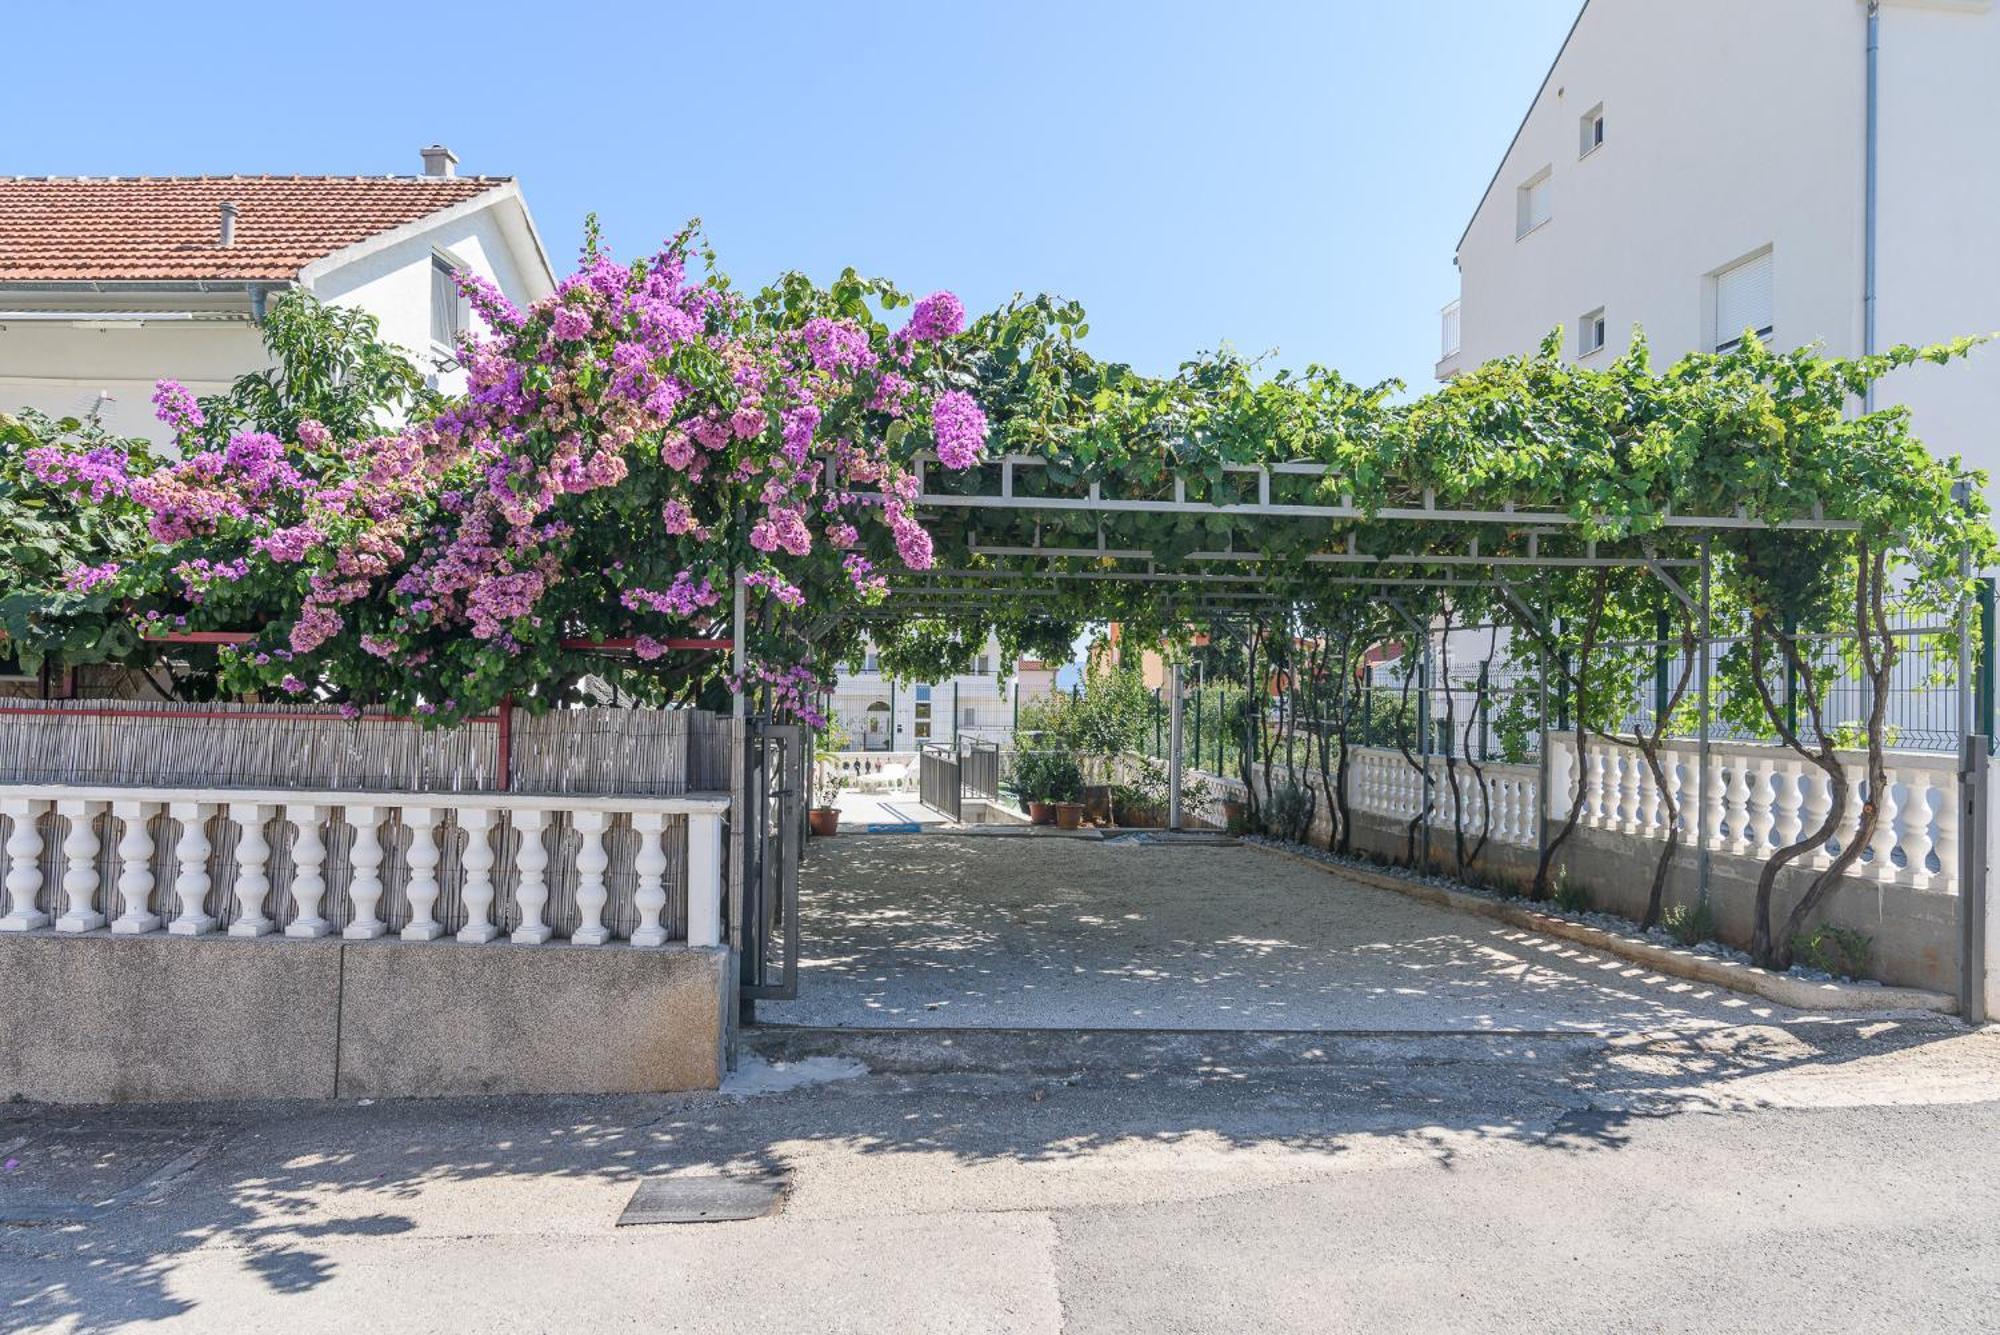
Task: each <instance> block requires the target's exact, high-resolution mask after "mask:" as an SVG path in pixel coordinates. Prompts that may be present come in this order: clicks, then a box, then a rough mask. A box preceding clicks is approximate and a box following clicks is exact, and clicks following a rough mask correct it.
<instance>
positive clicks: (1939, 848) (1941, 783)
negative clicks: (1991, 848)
mask: <svg viewBox="0 0 2000 1335" xmlns="http://www.w3.org/2000/svg"><path fill="white" fill-rule="evenodd" d="M1935 787H1936V790H1937V795H1938V806H1937V839H1936V840H1935V842H1934V843H1933V844H1932V845H1931V851H1932V852H1934V853H1936V854H1937V861H1938V869H1937V871H1936V872H1935V873H1934V874H1933V875H1932V877H1931V889H1933V890H1935V891H1937V892H1938V893H1940V894H1947V895H1953V894H1957V893H1958V806H1959V800H1960V799H1959V792H1958V776H1957V775H1955V774H1954V775H1949V776H1947V775H1939V776H1937V778H1936V781H1935Z"/></svg>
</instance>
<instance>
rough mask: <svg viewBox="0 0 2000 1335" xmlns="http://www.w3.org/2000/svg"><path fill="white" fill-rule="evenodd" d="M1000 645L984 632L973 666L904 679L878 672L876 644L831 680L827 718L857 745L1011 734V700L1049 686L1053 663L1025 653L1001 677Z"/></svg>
mask: <svg viewBox="0 0 2000 1335" xmlns="http://www.w3.org/2000/svg"><path fill="white" fill-rule="evenodd" d="M1000 662H1001V659H1000V644H999V641H998V640H997V639H996V638H994V637H990V636H989V637H988V639H987V642H986V648H985V650H984V652H983V653H982V654H981V655H980V657H979V659H978V660H977V661H976V662H975V663H974V664H973V670H972V671H971V672H966V673H961V674H959V675H958V676H955V677H947V678H945V679H943V680H941V681H935V682H903V681H897V680H895V679H894V678H892V677H890V676H888V675H887V674H885V673H883V672H882V671H881V669H880V665H879V664H878V663H877V661H876V658H875V652H874V649H873V648H872V647H871V648H869V649H868V650H867V652H866V655H865V657H864V658H863V660H862V661H861V662H859V663H854V664H849V665H847V666H846V667H844V668H843V669H842V671H841V673H840V675H839V677H838V678H837V679H836V680H835V683H834V689H833V696H832V705H833V710H832V717H833V718H834V719H836V720H837V721H838V722H839V723H840V725H841V727H842V728H843V729H844V730H845V731H846V733H847V738H848V746H849V748H850V749H852V750H856V751H914V750H916V749H917V748H918V747H920V746H922V745H924V744H925V743H927V742H950V741H951V740H952V739H953V738H954V737H961V736H970V737H979V738H983V739H985V740H988V741H1005V740H1006V739H1007V738H1009V737H1011V736H1012V735H1013V730H1014V710H1015V707H1016V704H1017V702H1018V703H1021V704H1025V703H1027V702H1028V701H1031V700H1035V699H1038V698H1042V697H1045V696H1047V695H1048V694H1049V692H1051V691H1052V690H1054V689H1055V672H1054V670H1053V669H1051V668H1048V667H1045V666H1044V665H1042V664H1040V663H1036V662H1031V661H1029V660H1026V659H1023V660H1021V661H1020V662H1018V663H1016V664H1015V665H1014V669H1013V671H1011V672H1009V673H1008V674H1006V675H1005V676H1004V677H1003V676H1002V675H1001V673H1000Z"/></svg>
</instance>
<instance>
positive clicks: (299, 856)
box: [285, 803, 333, 939]
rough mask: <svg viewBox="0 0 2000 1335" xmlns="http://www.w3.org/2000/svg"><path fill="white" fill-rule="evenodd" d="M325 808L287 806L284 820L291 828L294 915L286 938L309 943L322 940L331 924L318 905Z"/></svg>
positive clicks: (323, 891) (322, 881)
mask: <svg viewBox="0 0 2000 1335" xmlns="http://www.w3.org/2000/svg"><path fill="white" fill-rule="evenodd" d="M326 811H327V808H325V807H316V806H312V805H309V804H299V803H287V804H286V806H285V819H286V820H288V821H290V822H291V825H292V904H293V906H294V907H295V909H296V912H294V913H293V915H292V921H291V923H290V925H289V926H287V927H286V928H285V935H286V936H291V937H299V938H302V939H310V938H312V937H317V936H325V935H326V934H327V933H328V932H330V931H332V930H333V924H332V923H330V922H328V921H327V920H326V919H325V918H324V917H322V916H321V915H320V911H319V907H320V901H321V900H323V899H324V898H325V897H326V877H325V876H324V875H322V874H321V871H320V868H321V867H322V866H323V865H324V864H325V862H326V842H325V841H324V840H323V839H321V838H320V833H319V829H320V821H321V819H322V818H323V817H324V814H325V812H326Z"/></svg>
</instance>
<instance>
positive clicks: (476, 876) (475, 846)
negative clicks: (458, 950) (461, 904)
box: [458, 807, 500, 945]
mask: <svg viewBox="0 0 2000 1335" xmlns="http://www.w3.org/2000/svg"><path fill="white" fill-rule="evenodd" d="M458 828H459V829H460V830H462V831H464V832H465V852H464V853H463V854H462V855H461V856H460V857H459V860H458V865H459V867H460V869H461V870H463V871H464V873H465V887H464V889H463V890H462V891H461V893H460V898H462V899H463V900H464V901H465V925H464V926H463V927H461V928H459V929H458V939H459V940H461V941H465V942H469V943H471V944H473V945H484V944H485V943H486V942H488V941H491V940H492V939H493V938H494V937H496V936H498V935H500V929H499V928H498V927H497V926H495V925H494V922H493V898H494V891H493V860H494V859H493V811H492V809H491V808H490V807H466V808H464V809H463V810H461V811H460V812H459V813H458Z"/></svg>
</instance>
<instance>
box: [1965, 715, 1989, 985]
mask: <svg viewBox="0 0 2000 1335" xmlns="http://www.w3.org/2000/svg"><path fill="white" fill-rule="evenodd" d="M1963 760H1964V763H1963V765H1962V766H1961V768H1960V770H1959V775H1958V802H1959V808H1958V814H1959V823H1958V845H1959V846H1958V919H1959V933H1960V935H1959V959H1958V994H1959V1000H1958V1013H1959V1016H1960V1017H1961V1018H1962V1019H1964V1021H1965V1022H1966V1023H1967V1024H1984V1023H1986V1017H1987V1014H1988V1007H1987V1004H1986V1002H1987V994H1988V993H1989V992H1990V991H1992V990H1993V989H1992V988H1991V987H1990V986H1989V985H1988V982H1987V978H1986V970H1987V967H1988V959H1987V952H1986V945H1987V941H1986V937H1987V932H1988V922H1987V903H1986V875H1987V866H1988V863H1987V856H1986V839H1987V819H1988V818H1987V814H1986V796H1987V792H1988V788H1989V779H1990V777H1991V773H1992V763H1991V762H1992V757H1991V754H1990V747H1989V746H1988V743H1987V738H1986V734H1985V733H1983V732H1975V733H1973V734H1972V735H1971V736H1969V737H1967V738H1966V739H1965V750H1964V753H1963Z"/></svg>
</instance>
